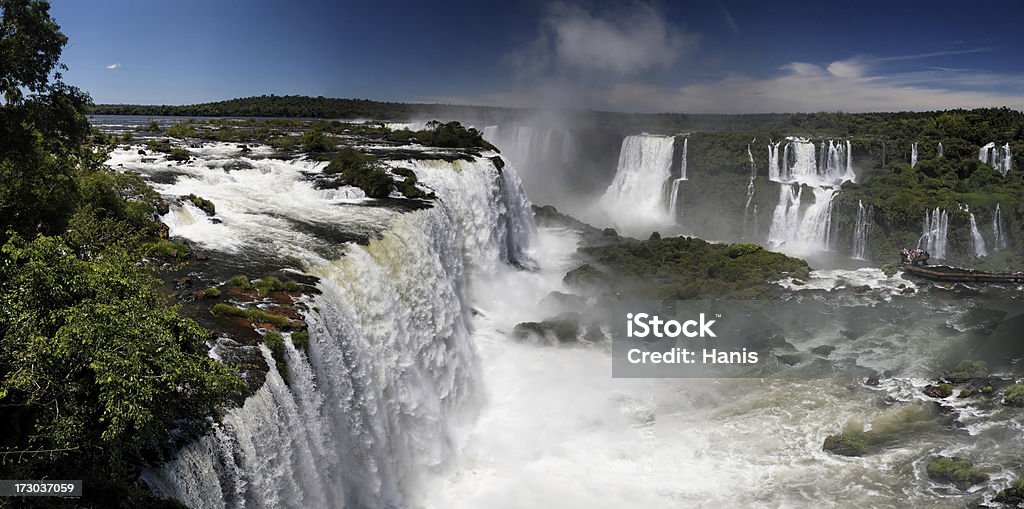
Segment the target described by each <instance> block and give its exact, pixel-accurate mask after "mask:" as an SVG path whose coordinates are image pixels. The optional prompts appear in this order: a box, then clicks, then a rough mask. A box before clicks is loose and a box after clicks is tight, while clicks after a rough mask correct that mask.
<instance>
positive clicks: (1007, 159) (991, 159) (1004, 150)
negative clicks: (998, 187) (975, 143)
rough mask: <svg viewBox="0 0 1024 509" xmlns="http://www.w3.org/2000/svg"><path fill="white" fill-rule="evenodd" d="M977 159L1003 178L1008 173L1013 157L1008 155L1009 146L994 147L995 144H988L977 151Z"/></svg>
mask: <svg viewBox="0 0 1024 509" xmlns="http://www.w3.org/2000/svg"><path fill="white" fill-rule="evenodd" d="M978 159H979V160H980V161H981V162H983V163H985V164H987V165H989V166H991V167H993V168H995V170H996V171H998V172H999V173H1000V174H1002V175H1003V176H1004V177H1005V176H1006V174H1007V173H1009V172H1010V169H1011V166H1012V164H1013V155H1012V154H1011V153H1010V144H1009V143H1007V144H1005V145H1003V146H1002V147H996V144H995V142H988V143H987V144H985V146H983V147H981V149H979V150H978Z"/></svg>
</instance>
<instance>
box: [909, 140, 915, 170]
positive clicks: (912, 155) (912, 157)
mask: <svg viewBox="0 0 1024 509" xmlns="http://www.w3.org/2000/svg"><path fill="white" fill-rule="evenodd" d="M915 166H917V142H916V141H915V142H914V143H913V144H912V145H910V167H911V168H913V167H915Z"/></svg>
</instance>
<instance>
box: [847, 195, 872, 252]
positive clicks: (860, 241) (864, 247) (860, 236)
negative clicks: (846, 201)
mask: <svg viewBox="0 0 1024 509" xmlns="http://www.w3.org/2000/svg"><path fill="white" fill-rule="evenodd" d="M873 212H874V211H873V210H872V208H871V206H867V207H865V206H864V202H863V201H861V200H857V223H856V224H855V225H854V227H853V253H852V254H851V256H852V258H853V259H854V260H867V259H868V234H869V233H871V228H872V226H873V225H874V223H873V222H872V219H871V218H872V216H873V215H874V214H873Z"/></svg>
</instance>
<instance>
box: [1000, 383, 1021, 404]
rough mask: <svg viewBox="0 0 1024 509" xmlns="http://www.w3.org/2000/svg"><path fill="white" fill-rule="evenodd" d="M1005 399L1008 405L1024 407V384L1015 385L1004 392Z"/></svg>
mask: <svg viewBox="0 0 1024 509" xmlns="http://www.w3.org/2000/svg"><path fill="white" fill-rule="evenodd" d="M1003 398H1004V401H1005V403H1006V404H1007V405H1012V406H1024V384H1013V385H1011V386H1009V387H1007V388H1006V390H1005V391H1003Z"/></svg>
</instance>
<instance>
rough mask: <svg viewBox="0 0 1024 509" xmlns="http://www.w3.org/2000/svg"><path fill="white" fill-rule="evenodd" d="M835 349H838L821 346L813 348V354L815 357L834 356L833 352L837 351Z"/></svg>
mask: <svg viewBox="0 0 1024 509" xmlns="http://www.w3.org/2000/svg"><path fill="white" fill-rule="evenodd" d="M835 349H836V347H834V346H832V345H821V346H816V347H814V348H811V353H813V354H815V355H820V356H822V357H828V356H829V355H831V354H832V352H834V351H835Z"/></svg>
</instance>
